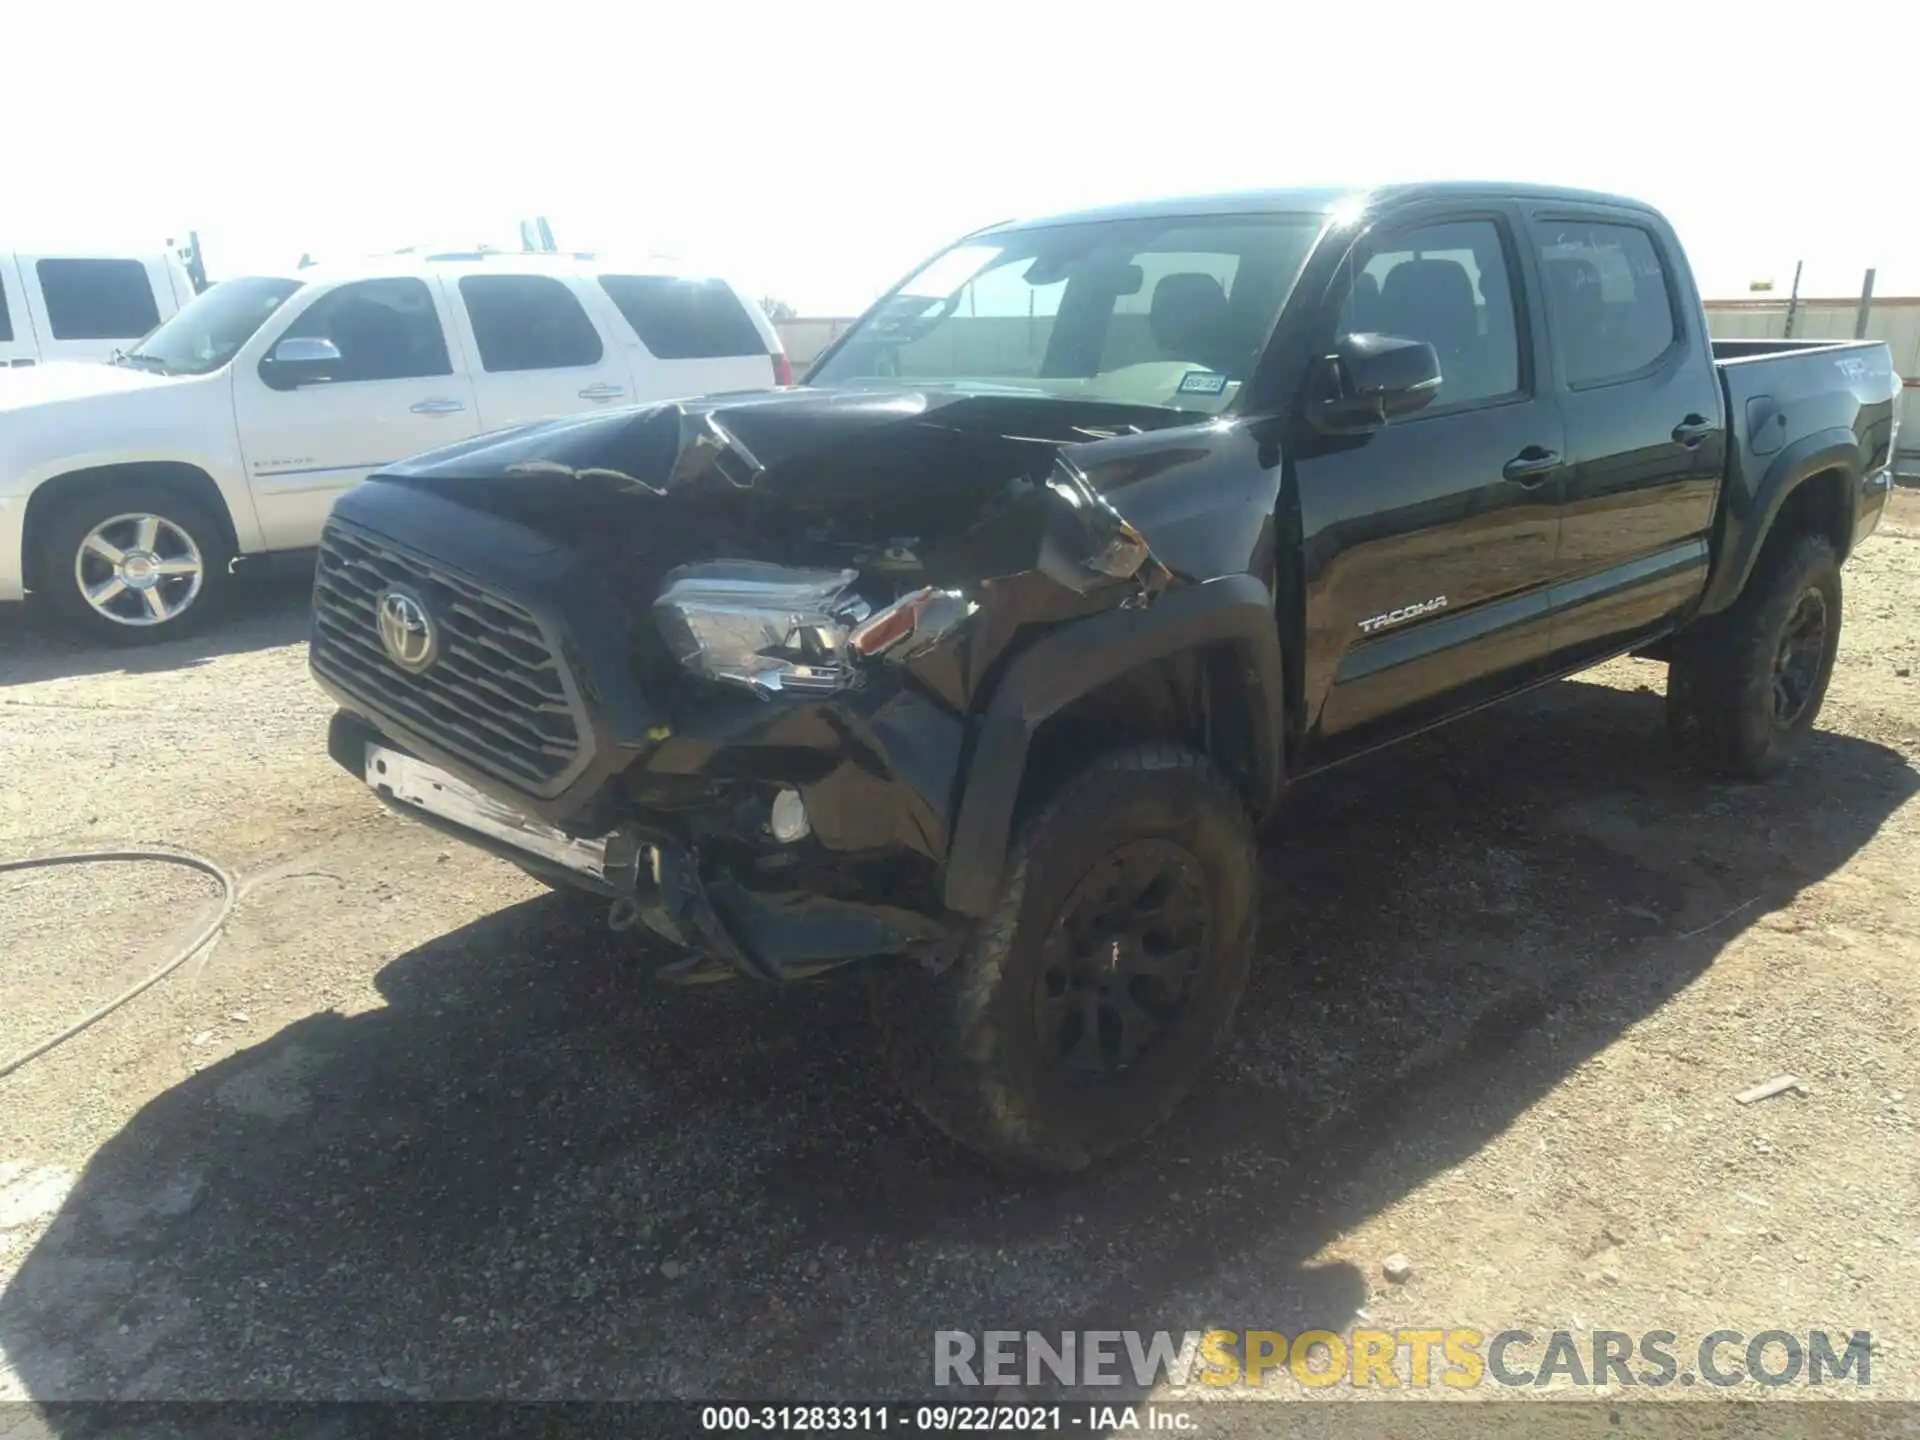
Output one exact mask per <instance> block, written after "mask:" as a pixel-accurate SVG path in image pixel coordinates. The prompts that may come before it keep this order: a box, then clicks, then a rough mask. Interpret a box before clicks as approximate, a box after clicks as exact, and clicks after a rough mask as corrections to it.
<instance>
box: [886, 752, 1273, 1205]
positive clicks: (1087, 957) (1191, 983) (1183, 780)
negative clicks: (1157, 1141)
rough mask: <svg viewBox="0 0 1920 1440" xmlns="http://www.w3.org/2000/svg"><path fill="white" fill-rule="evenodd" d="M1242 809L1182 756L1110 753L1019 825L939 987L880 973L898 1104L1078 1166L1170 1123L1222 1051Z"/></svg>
mask: <svg viewBox="0 0 1920 1440" xmlns="http://www.w3.org/2000/svg"><path fill="white" fill-rule="evenodd" d="M1255 857H1256V848H1255V844H1254V838H1253V830H1252V826H1251V824H1250V822H1249V819H1248V815H1247V811H1246V807H1245V806H1244V804H1243V803H1242V802H1241V799H1240V797H1239V795H1238V794H1237V793H1236V792H1235V791H1234V789H1233V787H1232V786H1231V785H1230V784H1228V783H1227V781H1226V780H1225V778H1224V777H1222V776H1221V775H1220V773H1219V772H1218V771H1217V770H1215V769H1214V767H1213V766H1212V765H1211V764H1210V763H1209V762H1208V761H1207V760H1206V759H1205V758H1204V757H1202V756H1200V755H1198V754H1195V753H1194V752H1193V751H1191V750H1187V749H1185V748H1182V747H1180V746H1177V745H1167V744H1155V745H1145V746H1139V747H1133V748H1128V749H1124V750H1119V751H1115V752H1113V753H1111V754H1108V755H1105V756H1103V757H1102V758H1101V759H1099V760H1097V761H1095V762H1094V763H1093V764H1092V765H1091V766H1089V767H1088V768H1087V769H1086V770H1084V771H1082V772H1080V773H1079V774H1078V775H1077V776H1075V777H1074V778H1073V779H1072V780H1070V781H1068V782H1067V783H1066V784H1064V785H1063V786H1062V787H1061V788H1060V789H1059V790H1058V791H1057V792H1056V793H1055V794H1054V795H1053V796H1052V797H1051V798H1050V799H1049V800H1048V801H1047V802H1046V804H1045V805H1044V806H1042V807H1041V808H1040V809H1039V811H1038V812H1037V813H1036V814H1034V815H1033V816H1032V817H1031V818H1030V819H1029V820H1028V821H1027V822H1026V824H1025V825H1023V826H1022V827H1021V830H1020V833H1019V836H1018V839H1017V840H1016V841H1015V844H1014V847H1013V851H1012V853H1011V854H1010V855H1009V857H1008V869H1007V876H1006V879H1005V881H1004V882H1003V884H1002V888H1001V893H1000V897H999V900H998V903H997V904H996V905H995V908H994V909H993V911H992V912H991V913H990V914H988V915H987V916H986V917H984V918H983V919H982V920H981V922H980V925H979V927H978V929H977V930H976V931H975V932H974V935H973V937H972V939H971V941H970V942H969V943H968V944H967V946H966V948H965V949H964V950H963V951H962V953H961V955H960V957H959V958H958V959H957V960H956V961H955V962H954V963H953V964H952V965H951V966H950V967H949V968H948V969H947V970H945V971H943V972H942V973H940V974H939V975H928V974H926V973H924V972H923V971H921V970H920V969H918V968H917V967H916V966H914V965H912V964H910V963H907V962H902V963H900V964H898V965H896V966H893V967H891V968H889V969H886V970H882V971H880V972H878V973H877V974H876V976H875V982H874V1002H875V1010H876V1016H877V1018H878V1020H879V1022H880V1027H881V1031H882V1035H883V1037H884V1040H885V1044H886V1049H887V1052H888V1058H889V1060H890V1062H891V1064H892V1066H893V1069H894V1071H895V1073H896V1075H897V1076H898V1077H899V1079H900V1081H901V1083H902V1085H903V1087H904V1088H905V1090H906V1092H907V1094H908V1095H909V1096H910V1097H911V1098H912V1100H913V1101H914V1103H915V1104H916V1105H918V1106H919V1108H920V1109H921V1110H922V1111H923V1112H925V1114H926V1115H927V1117H928V1118H929V1119H931V1120H932V1121H933V1122H934V1124H936V1125H937V1126H939V1127H940V1128H941V1129H942V1130H944V1131H945V1132H946V1133H947V1134H949V1135H950V1136H952V1137H953V1138H954V1139H956V1140H958V1141H959V1142H960V1143H962V1144H964V1145H967V1146H969V1147H970V1148H972V1149H974V1150H976V1151H978V1152H980V1153H981V1154H983V1155H985V1156H986V1157H988V1158H989V1159H991V1160H993V1161H995V1162H997V1163H1000V1164H1004V1165H1008V1166H1011V1167H1015V1168H1019V1169H1026V1170H1042V1171H1070V1170H1078V1169H1081V1168H1082V1167H1084V1166H1086V1165H1087V1164H1088V1163H1090V1162H1091V1161H1093V1160H1096V1159H1099V1158H1101V1157H1102V1156H1105V1155H1108V1154H1110V1153H1112V1152H1113V1151H1115V1150H1118V1149H1121V1148H1122V1147H1124V1146H1126V1145H1129V1144H1131V1143H1132V1142H1134V1141H1137V1140H1139V1139H1141V1138H1142V1137H1143V1136H1145V1135H1146V1134H1147V1133H1148V1132H1149V1131H1151V1130H1153V1129H1154V1128H1155V1127H1156V1126H1158V1125H1159V1124H1160V1123H1161V1122H1162V1121H1163V1120H1165V1119H1166V1118H1167V1116H1168V1115H1169V1114H1170V1113H1172V1111H1173V1109H1174V1107H1175V1106H1176V1105H1177V1104H1178V1103H1179V1102H1180V1100H1181V1098H1182V1097H1183V1096H1184V1095H1185V1094H1186V1092H1187V1091H1188V1089H1190V1088H1191V1087H1192V1085H1193V1083H1194V1081H1195V1079H1196V1078H1197V1077H1198V1076H1199V1074H1200V1072H1201V1070H1202V1069H1203V1068H1204V1067H1205V1066H1206V1064H1207V1063H1208V1062H1209V1061H1210V1060H1211V1059H1213V1057H1214V1056H1215V1055H1216V1053H1217V1052H1218V1051H1219V1049H1220V1048H1221V1046H1222V1044H1223V1042H1224V1041H1225V1039H1226V1037H1227V1034H1228V1031H1229V1030H1230V1028H1231V1026H1232V1022H1233V1013H1234V1010H1235V1008H1236V1007H1237V1006H1238V1004H1239V1001H1240V994H1241V991H1242V990H1243V989H1244V988H1245V985H1246V979H1247V969H1248V965H1249V963H1250V962H1251V959H1252V954H1253V937H1254V920H1255V915H1256V911H1257V908H1258V906H1257V888H1256V884H1255Z"/></svg>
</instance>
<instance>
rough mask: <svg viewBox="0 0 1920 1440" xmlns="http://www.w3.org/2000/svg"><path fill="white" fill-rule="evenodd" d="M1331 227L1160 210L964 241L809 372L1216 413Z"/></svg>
mask: <svg viewBox="0 0 1920 1440" xmlns="http://www.w3.org/2000/svg"><path fill="white" fill-rule="evenodd" d="M1324 223H1325V222H1324V220H1323V219H1322V217H1320V216H1318V215H1220V216H1166V217H1155V218H1149V219H1129V220H1114V221H1097V222H1082V223H1076V224H1064V225H1050V226H1036V227H1034V228H1032V229H1024V230H1017V231H1011V232H1008V233H1005V234H1000V235H990V236H983V237H981V238H979V239H976V240H969V241H962V242H961V243H960V244H958V245H956V246H954V247H953V248H952V249H950V250H947V251H945V252H944V253H942V254H940V255H938V256H936V257H934V259H932V260H931V261H929V262H928V263H927V264H925V265H923V266H922V267H921V268H920V269H919V270H918V271H916V272H915V273H914V274H913V275H912V276H911V277H910V278H909V279H908V280H906V281H905V282H904V283H903V284H901V285H900V287H899V288H898V289H896V290H895V291H894V292H893V293H891V294H889V295H887V296H885V297H884V298H883V299H881V300H880V302H879V303H878V304H876V305H875V306H874V307H873V308H872V309H871V310H869V311H868V312H867V313H866V315H864V316H863V317H861V319H860V321H859V322H858V323H857V324H856V325H855V326H854V328H853V329H852V330H851V331H850V332H849V333H848V335H847V338H846V340H845V341H844V342H843V343H842V345H841V347H840V348H839V349H838V350H836V351H835V352H834V353H833V354H832V355H831V356H829V357H828V358H827V360H826V361H825V362H823V363H822V364H821V366H820V367H819V369H818V370H816V371H815V372H814V374H812V375H811V376H809V377H808V379H809V383H811V384H816V385H847V384H858V383H860V382H863V381H869V380H888V381H895V380H903V379H904V380H907V381H911V382H920V381H974V382H980V381H985V382H989V383H996V382H997V383H1003V384H1008V385H1015V386H1019V387H1021V388H1024V389H1032V390H1038V391H1041V392H1044V393H1047V394H1057V395H1074V396H1081V397H1085V398H1089V399H1098V400H1107V401H1117V402H1124V403H1129V404H1143V405H1159V406H1165V407H1168V408H1172V409H1181V410H1196V411H1200V412H1202V413H1205V414H1214V413H1217V412H1218V411H1220V410H1222V409H1223V408H1225V406H1226V405H1227V404H1228V403H1229V402H1230V401H1231V400H1232V399H1233V398H1234V396H1235V395H1236V394H1237V393H1238V391H1239V387H1240V384H1241V382H1242V381H1244V380H1245V379H1246V378H1247V376H1248V375H1249V374H1251V373H1252V370H1253V366H1254V362H1255V361H1256V360H1257V359H1258V358H1259V355H1260V350H1261V347H1262V346H1263V345H1265V343H1266V339H1267V333H1268V331H1269V330H1270V329H1271V328H1272V325H1273V321H1274V318H1275V316H1277V315H1278V314H1279V311H1280V306H1281V305H1282V304H1283V303H1284V302H1285V300H1286V298H1287V294H1288V292H1289V291H1290V290H1291V289H1292V288H1293V283H1294V280H1295V279H1296V278H1297V277H1298V275H1299V273H1300V267H1301V265H1302V264H1304V263H1305V261H1306V257H1307V253H1308V251H1310V250H1311V249H1312V248H1313V242H1314V239H1315V237H1316V236H1318V235H1319V233H1320V230H1321V228H1322V226H1323V224H1324Z"/></svg>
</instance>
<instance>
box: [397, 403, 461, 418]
mask: <svg viewBox="0 0 1920 1440" xmlns="http://www.w3.org/2000/svg"><path fill="white" fill-rule="evenodd" d="M407 408H408V409H410V410H412V411H413V413H414V414H416V415H458V414H459V413H460V412H461V411H462V410H464V409H466V408H467V407H466V406H465V405H464V404H462V403H461V402H460V401H458V400H416V401H414V402H413V404H412V405H410V406H408V407H407Z"/></svg>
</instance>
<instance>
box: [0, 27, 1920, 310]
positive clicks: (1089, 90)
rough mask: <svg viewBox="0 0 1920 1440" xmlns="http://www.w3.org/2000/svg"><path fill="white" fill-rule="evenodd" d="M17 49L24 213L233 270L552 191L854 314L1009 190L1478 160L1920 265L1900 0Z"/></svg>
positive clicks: (1306, 180) (759, 287) (47, 239)
mask: <svg viewBox="0 0 1920 1440" xmlns="http://www.w3.org/2000/svg"><path fill="white" fill-rule="evenodd" d="M103 35H104V36H110V37H111V40H110V45H103V44H102V43H101V37H102V36H103ZM8 50H9V52H10V56H11V58H12V61H13V63H12V64H11V65H10V66H9V79H8V84H7V87H6V89H7V114H8V117H9V119H8V121H7V138H6V153H7V165H6V170H5V176H4V179H0V196H4V198H5V204H4V205H0V244H4V245H7V246H9V247H11V248H19V249H27V248H32V247H40V246H45V245H48V244H85V245H89V246H93V247H106V248H126V249H140V248H144V247H157V246H158V244H159V243H160V242H161V241H162V240H164V239H166V238H168V237H174V238H182V237H184V234H185V232H186V231H187V230H189V229H194V230H197V231H198V232H199V234H200V238H201V243H202V245H203V247H204V250H205V253H206V257H207V263H208V268H209V271H210V272H211V274H212V275H213V276H214V277H215V278H216V279H218V278H222V277H226V276H232V275H238V274H248V273H262V272H285V271H288V270H290V269H291V267H292V266H293V265H294V264H295V263H296V262H297V261H298V259H299V257H300V256H301V255H302V254H303V253H310V254H312V255H314V256H315V257H316V258H321V259H325V258H328V257H330V256H341V257H346V256H353V255H362V254H367V253H371V252H376V251H382V250H391V249H395V248H398V247H400V246H403V245H409V244H432V245H450V244H460V245H471V244H477V243H492V244H499V245H515V244H517V243H518V242H517V233H518V232H517V223H518V221H519V220H520V219H521V218H522V217H528V216H533V215H545V216H546V217H548V219H549V222H550V223H551V224H552V226H553V229H554V232H555V235H556V238H557V239H558V240H559V242H560V244H561V246H562V247H563V248H568V249H572V248H582V249H600V250H606V251H615V252H631V253H633V254H644V253H648V252H655V253H663V254H667V255H671V256H674V257H676V258H677V259H678V260H679V261H680V262H681V263H683V264H685V265H688V266H690V267H693V268H695V269H699V270H703V271H708V272H712V273H719V274H726V275H728V276H730V277H732V278H734V279H735V280H737V281H738V282H739V283H741V284H742V285H743V286H745V287H747V288H748V289H749V290H750V291H751V292H752V293H754V294H756V295H764V294H770V295H777V296H779V297H781V298H783V299H785V300H787V301H788V302H789V303H791V304H793V305H794V306H796V307H797V308H798V309H799V310H800V312H801V313H802V314H811V315H844V314H852V313H856V312H857V311H858V310H859V309H860V308H861V307H863V306H864V305H865V304H866V303H867V302H868V301H870V300H871V299H872V298H873V297H874V296H875V295H877V294H878V293H879V292H881V291H882V290H884V289H886V288H887V287H888V286H889V285H891V284H892V283H893V282H894V281H895V280H897V279H899V278H900V277H901V276H902V275H903V274H904V273H905V272H906V271H908V270H909V269H911V268H912V267H913V266H914V265H916V264H917V263H918V262H919V261H920V260H922V259H924V258H925V257H926V256H928V255H929V254H931V253H932V252H933V251H935V250H937V249H939V248H940V247H941V246H943V245H945V244H946V243H948V242H949V241H950V240H952V239H953V238H955V237H956V236H958V235H960V234H962V233H964V232H965V231H967V230H970V229H973V228H975V227H977V226H980V225H984V224H988V223H990V222H993V221H996V220H1000V219H1005V218H1008V217H1010V216H1015V215H1041V214H1048V213H1053V212H1058V211H1062V210H1068V209H1073V208H1076V207H1080V206H1084V205H1089V204H1098V203H1102V202H1107V201H1115V200H1126V199H1135V198H1143V197H1147V196H1157V195H1171V194H1183V193H1204V192H1209V191H1217V190H1229V189H1241V188H1248V187H1255V186H1269V185H1291V184H1322V183H1337V184H1349V183H1351V184H1356V185H1367V184H1375V183H1382V182H1386V181H1392V180H1420V179H1435V178H1464V179H1513V180H1527V181H1539V182H1543V183H1554V184H1567V185H1580V186H1589V187H1594V188H1599V189H1606V190H1615V191H1622V192H1625V193H1629V194H1633V195H1636V196H1639V197H1641V198H1644V199H1647V200H1650V201H1652V202H1653V203H1654V204H1656V205H1659V206H1660V207H1661V208H1662V209H1664V210H1665V211H1666V212H1667V214H1668V215H1669V216H1670V218H1671V219H1672V220H1673V222H1674V224H1675V225H1676V226H1677V227H1678V229H1679V232H1680V235H1681V238H1682V241H1683V242H1684V243H1685V244H1686V246H1687V249H1688V253H1689V255H1690V256H1691V257H1692V260H1693V263H1694V267H1695V270H1696V272H1697V274H1698V276H1699V279H1700V282H1701V288H1702V290H1703V292H1704V293H1706V294H1707V295H1708V296H1710V297H1717V296H1728V295H1740V294H1745V293H1747V291H1748V286H1749V282H1750V281H1752V280H1756V279H1764V278H1771V279H1772V280H1773V281H1774V282H1775V286H1776V289H1777V290H1778V291H1779V292H1780V293H1783V294H1784V293H1785V291H1786V289H1787V287H1788V285H1789V283H1790V282H1791V280H1792V275H1793V267H1794V262H1795V261H1796V260H1797V259H1799V260H1804V261H1805V262H1806V275H1805V278H1804V279H1803V282H1802V293H1803V294H1808V295H1835V294H1837V295H1853V294H1856V293H1858V291H1859V288H1860V280H1861V272H1862V271H1863V269H1864V268H1865V267H1867V266H1869V265H1872V266H1876V267H1877V268H1878V269H1879V277H1878V281H1877V290H1878V293H1879V294H1881V295H1889V294H1896V293H1899V294H1920V183H1916V181H1917V180H1920V176H1916V173H1915V172H1916V162H1915V154H1914V150H1913V148H1912V147H1911V146H1910V145H1907V144H1905V143H1904V142H1905V140H1906V139H1907V137H1905V136H1904V135H1903V134H1902V133H1901V131H1900V128H1899V125H1898V116H1899V114H1900V113H1901V112H1902V111H1904V110H1905V109H1907V108H1909V102H1908V101H1907V100H1906V99H1905V95H1906V93H1907V86H1908V77H1910V76H1911V75H1912V74H1913V72H1914V68H1915V66H1916V65H1917V64H1920V4H1915V3H1913V0H1848V3H1846V4H1836V3H1825V4H1810V5H1804V6H1795V7H1794V8H1793V9H1792V10H1791V11H1789V10H1788V9H1787V8H1786V7H1785V6H1773V7H1763V6H1760V5H1755V4H1721V3H1712V0H1698V3H1690V0H1666V3H1664V4H1642V3H1639V0H1586V3H1580V4H1564V3H1559V4H1556V3H1550V0H1536V3H1531V4H1525V5H1510V4H1505V3H1495V0H1428V3H1424V4H1404V5H1403V4H1399V3H1395V0H1370V3H1353V0H1348V3H1325V4H1302V5H1289V4H1282V3H1275V0H1265V3H1259V0H1255V3H1239V0H1183V3H1179V4H1164V3H1161V4H1147V3H1140V0H1135V3H1130V4H1129V3H1122V0H1106V3H1098V4H1080V3H1059V0H1052V3H1050V0H1024V3H1018V4H1003V3H999V0H894V3H891V4H874V5H867V4H851V3H849V4H835V3H831V0H784V3H782V0H768V3H764V4H754V5H741V4H735V3H730V0H703V3H700V4H695V5H668V4H665V3H661V0H649V3H641V4H635V3H632V0H627V3H623V4H606V5H602V4H596V3H591V0H574V3H569V4H566V5H541V4H536V3H532V0H512V3H501V4H498V5H489V4H470V5H466V6H451V5H446V4H444V3H440V4H428V3H420V0H386V3H382V4H367V3H363V0H328V3H322V4H303V5H298V6H296V5H292V4H289V3H286V0H253V3H249V4H239V5H230V4H227V3H225V0H197V3H196V0H184V3H168V4H158V3H153V0H144V3H128V0H105V3H99V4H93V5H74V4H69V5H53V4H48V3H44V0H20V3H19V4H18V5H16V6H14V7H11V9H10V15H9V44H8ZM36 56H38V57H66V59H65V60H64V61H61V62H50V63H47V64H44V65H42V64H37V63H34V61H33V60H32V59H31V58H30V57H36ZM27 116H34V117H39V118H38V120H37V121H35V122H26V121H23V119H22V118H21V117H27Z"/></svg>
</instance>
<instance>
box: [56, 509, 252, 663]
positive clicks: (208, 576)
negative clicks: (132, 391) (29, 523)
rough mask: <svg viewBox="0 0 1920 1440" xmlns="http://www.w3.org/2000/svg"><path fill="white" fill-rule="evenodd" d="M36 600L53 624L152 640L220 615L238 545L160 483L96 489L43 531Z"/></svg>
mask: <svg viewBox="0 0 1920 1440" xmlns="http://www.w3.org/2000/svg"><path fill="white" fill-rule="evenodd" d="M35 558H36V562H37V565H36V581H35V585H34V594H33V599H34V601H35V603H36V604H37V605H38V606H39V607H40V609H41V611H42V612H43V613H44V614H45V615H46V616H47V618H48V619H49V620H50V621H52V622H53V623H54V624H56V625H59V626H60V627H61V628H62V629H64V630H66V631H67V632H68V633H70V634H73V635H76V636H78V637H80V638H82V639H86V640H92V641H96V642H99V643H103V644H108V645H151V644H157V643H158V642H160V641H163V640H173V639H177V638H179V637H180V636H183V635H190V634H193V633H194V632H196V631H198V630H202V629H204V628H205V627H206V626H207V625H209V624H210V623H212V622H213V621H214V620H215V619H217V618H218V616H219V612H220V610H221V608H222V607H223V605H224V602H225V601H226V599H227V592H228V588H229V587H230V586H231V585H232V583H233V576H232V574H231V573H230V572H231V569H232V565H233V545H232V542H231V541H229V540H228V538H227V531H226V526H225V525H224V524H222V523H221V521H220V520H219V518H218V517H216V516H214V515H213V514H211V513H210V512H209V511H208V510H207V509H206V507H205V506H203V505H200V504H198V503H196V502H195V501H193V500H191V499H188V498H186V497H184V496H181V495H178V494H176V493H175V492H174V491H172V490H169V489H167V488H166V487H165V486H163V485H148V484H140V483H126V484H118V485H113V486H110V487H107V488H105V489H102V490H96V491H94V492H93V493H91V494H89V495H87V496H85V497H84V498H83V499H80V500H78V501H76V502H74V503H73V504H71V505H69V506H67V507H66V508H65V509H64V510H61V511H60V512H59V513H58V514H56V515H55V516H54V517H53V518H52V520H51V521H50V522H49V523H48V525H47V527H46V529H45V531H44V532H43V533H42V535H41V539H40V549H39V553H38V555H37V556H36V557H35Z"/></svg>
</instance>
